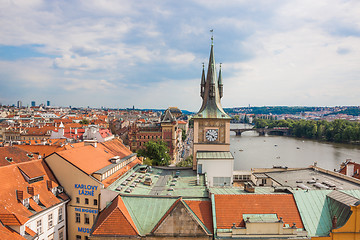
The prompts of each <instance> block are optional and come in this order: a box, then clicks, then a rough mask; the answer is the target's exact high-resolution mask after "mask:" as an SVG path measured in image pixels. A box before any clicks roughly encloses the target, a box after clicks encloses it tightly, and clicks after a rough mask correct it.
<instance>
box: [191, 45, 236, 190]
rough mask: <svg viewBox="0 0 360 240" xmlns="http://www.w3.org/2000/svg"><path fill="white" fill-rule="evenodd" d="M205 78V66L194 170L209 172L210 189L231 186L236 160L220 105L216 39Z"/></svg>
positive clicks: (201, 86) (196, 131)
mask: <svg viewBox="0 0 360 240" xmlns="http://www.w3.org/2000/svg"><path fill="white" fill-rule="evenodd" d="M211 40H212V43H211V50H210V57H209V65H208V69H207V74H206V78H205V69H204V65H203V70H202V77H201V84H200V96H201V98H202V105H201V108H200V110H199V112H198V113H197V114H196V115H195V116H194V117H193V119H194V148H193V169H194V170H197V172H198V173H199V174H202V173H207V176H208V182H209V184H210V186H223V185H227V186H229V185H231V183H232V172H233V164H234V158H233V156H232V154H231V153H230V120H231V117H229V116H228V115H227V114H226V113H225V111H224V109H223V108H222V106H221V101H220V100H221V98H222V97H223V81H222V76H221V66H220V71H219V77H218V78H217V76H216V66H215V57H214V44H213V39H211Z"/></svg>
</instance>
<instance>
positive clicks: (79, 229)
mask: <svg viewBox="0 0 360 240" xmlns="http://www.w3.org/2000/svg"><path fill="white" fill-rule="evenodd" d="M90 230H91V229H90V228H84V227H78V232H83V233H90Z"/></svg>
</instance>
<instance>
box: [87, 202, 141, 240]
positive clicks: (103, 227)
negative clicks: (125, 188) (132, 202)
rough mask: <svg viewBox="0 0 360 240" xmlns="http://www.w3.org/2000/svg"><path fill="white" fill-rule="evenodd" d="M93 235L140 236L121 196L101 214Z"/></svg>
mask: <svg viewBox="0 0 360 240" xmlns="http://www.w3.org/2000/svg"><path fill="white" fill-rule="evenodd" d="M91 235H120V236H138V235H139V232H138V230H137V228H136V226H135V223H134V222H133V220H132V218H131V216H130V214H129V212H128V210H127V209H126V206H125V204H124V202H123V201H122V199H121V197H120V196H119V195H118V196H117V197H116V198H115V199H114V200H113V202H112V203H111V204H110V205H109V206H108V207H107V208H106V209H104V210H103V211H102V212H101V213H100V215H99V217H98V219H97V221H96V223H95V225H94V228H93V232H92V233H91Z"/></svg>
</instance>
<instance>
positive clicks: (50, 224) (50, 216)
mask: <svg viewBox="0 0 360 240" xmlns="http://www.w3.org/2000/svg"><path fill="white" fill-rule="evenodd" d="M52 226H53V215H52V213H50V214H49V215H48V228H49V229H50V228H52Z"/></svg>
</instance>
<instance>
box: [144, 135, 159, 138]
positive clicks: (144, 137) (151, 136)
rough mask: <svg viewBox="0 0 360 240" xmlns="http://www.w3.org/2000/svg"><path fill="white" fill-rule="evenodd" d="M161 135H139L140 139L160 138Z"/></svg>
mask: <svg viewBox="0 0 360 240" xmlns="http://www.w3.org/2000/svg"><path fill="white" fill-rule="evenodd" d="M160 137H161V136H141V135H140V136H139V139H159V138H160Z"/></svg>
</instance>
